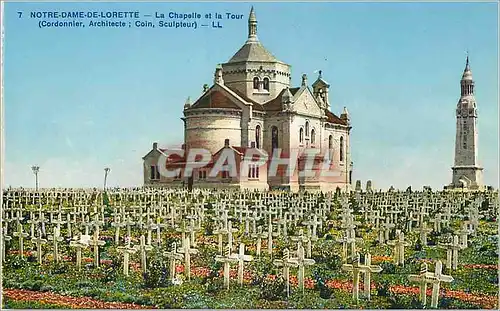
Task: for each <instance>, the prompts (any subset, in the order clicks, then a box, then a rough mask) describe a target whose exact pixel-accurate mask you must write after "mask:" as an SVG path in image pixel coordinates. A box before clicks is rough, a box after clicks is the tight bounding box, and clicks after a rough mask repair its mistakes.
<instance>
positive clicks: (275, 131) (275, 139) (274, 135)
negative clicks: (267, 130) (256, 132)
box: [271, 126, 279, 149]
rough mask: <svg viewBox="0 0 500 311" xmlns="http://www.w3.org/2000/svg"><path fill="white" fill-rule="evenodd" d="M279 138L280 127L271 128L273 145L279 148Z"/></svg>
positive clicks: (274, 147)
mask: <svg viewBox="0 0 500 311" xmlns="http://www.w3.org/2000/svg"><path fill="white" fill-rule="evenodd" d="M278 139H279V137H278V128H277V127H276V126H273V127H272V128H271V146H272V148H273V149H276V148H278V144H279V141H278Z"/></svg>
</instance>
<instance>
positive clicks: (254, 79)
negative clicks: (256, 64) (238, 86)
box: [253, 77, 259, 90]
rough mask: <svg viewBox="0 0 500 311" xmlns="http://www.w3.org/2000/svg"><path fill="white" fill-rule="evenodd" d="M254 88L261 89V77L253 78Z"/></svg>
mask: <svg viewBox="0 0 500 311" xmlns="http://www.w3.org/2000/svg"><path fill="white" fill-rule="evenodd" d="M253 88H254V89H255V90H258V89H259V78H257V77H255V78H253Z"/></svg>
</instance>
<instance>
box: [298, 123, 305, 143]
mask: <svg viewBox="0 0 500 311" xmlns="http://www.w3.org/2000/svg"><path fill="white" fill-rule="evenodd" d="M303 142H304V129H303V128H302V127H301V128H300V130H299V143H301V144H302V143H303Z"/></svg>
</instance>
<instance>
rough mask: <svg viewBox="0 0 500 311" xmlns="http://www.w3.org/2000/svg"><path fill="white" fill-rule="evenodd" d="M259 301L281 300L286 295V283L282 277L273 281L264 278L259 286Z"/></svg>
mask: <svg viewBox="0 0 500 311" xmlns="http://www.w3.org/2000/svg"><path fill="white" fill-rule="evenodd" d="M259 287H260V299H266V300H271V301H275V300H281V299H282V298H283V297H284V296H285V295H286V283H285V280H284V279H283V278H282V277H278V278H276V279H274V280H270V279H268V278H265V279H263V280H262V283H261V284H260V286H259Z"/></svg>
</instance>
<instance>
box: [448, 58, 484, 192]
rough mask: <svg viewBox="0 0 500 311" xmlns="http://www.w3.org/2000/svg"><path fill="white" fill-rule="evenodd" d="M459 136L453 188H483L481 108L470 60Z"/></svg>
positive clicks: (459, 111) (459, 114) (464, 77)
mask: <svg viewBox="0 0 500 311" xmlns="http://www.w3.org/2000/svg"><path fill="white" fill-rule="evenodd" d="M456 116H457V133H456V137H455V164H454V166H453V167H452V171H453V178H452V182H451V185H450V188H469V189H481V188H483V168H482V167H480V166H479V163H478V156H477V154H478V133H477V107H476V99H475V98H474V80H473V79H472V71H471V69H470V65H469V56H468V55H467V61H466V64H465V69H464V73H463V75H462V79H461V80H460V99H459V101H458V104H457V110H456Z"/></svg>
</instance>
